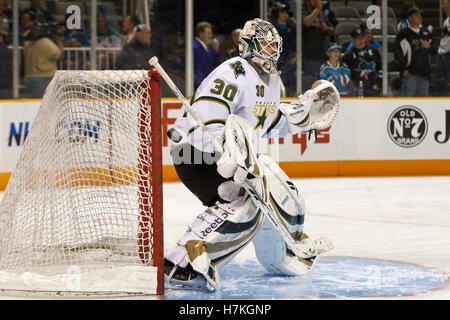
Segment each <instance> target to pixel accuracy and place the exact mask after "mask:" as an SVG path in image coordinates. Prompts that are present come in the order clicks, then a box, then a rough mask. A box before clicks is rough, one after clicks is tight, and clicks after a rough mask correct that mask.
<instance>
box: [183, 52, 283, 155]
mask: <svg viewBox="0 0 450 320" xmlns="http://www.w3.org/2000/svg"><path fill="white" fill-rule="evenodd" d="M279 104H280V80H279V76H278V75H276V74H270V81H269V85H267V84H266V83H265V82H264V81H263V80H262V79H261V77H260V76H259V75H258V73H257V71H256V70H255V69H254V68H253V66H252V65H251V64H250V63H249V62H248V61H247V60H245V59H243V58H241V57H235V58H232V59H229V60H227V61H225V62H223V63H222V64H221V65H220V66H218V67H217V68H216V69H215V70H214V71H212V72H211V73H210V74H209V75H208V77H206V78H205V79H204V80H203V82H202V83H201V84H200V86H199V87H198V89H197V91H196V93H195V96H194V98H193V99H192V100H191V105H192V107H193V108H194V109H195V111H196V112H197V114H198V115H199V117H200V119H201V120H202V121H203V123H204V124H205V125H206V126H207V129H208V131H209V132H210V133H211V134H212V135H214V136H217V135H221V134H222V130H223V127H224V126H225V122H226V120H227V118H228V116H229V115H230V114H237V115H239V116H240V117H242V118H244V119H246V120H247V121H248V122H249V123H250V124H251V125H252V127H253V129H254V137H255V138H256V137H258V138H259V137H267V138H269V137H283V136H286V135H287V134H289V127H288V125H287V121H286V118H285V117H284V115H283V114H282V113H281V111H280V110H279ZM175 129H176V130H177V131H178V132H179V133H180V134H181V135H182V140H181V141H180V142H179V143H190V144H191V145H193V146H194V147H195V148H197V149H199V150H201V151H204V152H210V153H212V152H213V151H214V146H213V144H212V142H211V141H210V139H209V138H208V137H207V136H206V135H204V134H203V132H202V130H201V129H200V128H199V126H198V124H197V122H196V121H195V120H194V119H193V118H192V116H191V115H190V114H185V115H184V116H183V117H180V118H178V119H177V120H176V122H175Z"/></svg>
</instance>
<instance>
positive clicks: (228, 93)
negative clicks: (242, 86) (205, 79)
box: [210, 79, 237, 102]
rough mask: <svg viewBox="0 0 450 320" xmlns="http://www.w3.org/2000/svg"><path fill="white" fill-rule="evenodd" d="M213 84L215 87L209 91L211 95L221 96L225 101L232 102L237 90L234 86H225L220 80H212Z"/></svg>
mask: <svg viewBox="0 0 450 320" xmlns="http://www.w3.org/2000/svg"><path fill="white" fill-rule="evenodd" d="M214 83H215V84H216V86H215V87H214V88H212V89H211V90H210V92H211V93H213V94H217V95H219V96H220V95H222V96H223V97H224V98H225V99H226V100H228V101H230V102H231V101H233V100H234V97H235V96H236V92H237V89H236V87H235V86H233V85H231V84H229V85H227V86H225V82H223V80H220V79H216V80H214Z"/></svg>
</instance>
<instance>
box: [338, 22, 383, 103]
mask: <svg viewBox="0 0 450 320" xmlns="http://www.w3.org/2000/svg"><path fill="white" fill-rule="evenodd" d="M351 39H352V41H353V43H354V46H353V48H352V49H350V50H349V51H347V52H346V53H345V54H344V56H343V58H342V64H343V65H344V67H347V68H349V69H350V71H351V79H352V80H353V83H354V84H355V86H358V87H360V88H362V89H364V96H367V97H374V96H379V95H380V89H381V56H380V54H379V53H378V50H376V49H375V48H374V47H372V46H371V45H370V44H367V43H366V39H365V35H364V30H363V29H362V28H361V27H358V28H356V29H355V30H353V31H352V33H351Z"/></svg>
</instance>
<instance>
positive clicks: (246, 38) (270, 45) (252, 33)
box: [239, 18, 283, 73]
mask: <svg viewBox="0 0 450 320" xmlns="http://www.w3.org/2000/svg"><path fill="white" fill-rule="evenodd" d="M282 42H283V41H282V39H281V37H280V35H279V34H278V31H277V30H276V29H275V27H274V26H273V25H272V24H271V23H270V22H267V21H264V20H261V19H259V18H256V19H253V20H249V21H247V22H246V23H245V25H244V28H243V29H242V31H241V36H240V38H239V54H240V55H241V57H242V58H247V57H250V59H251V60H252V61H253V62H255V63H256V64H258V65H259V66H261V68H262V69H263V70H264V71H265V72H268V73H276V72H277V61H278V58H279V57H280V52H281V51H282Z"/></svg>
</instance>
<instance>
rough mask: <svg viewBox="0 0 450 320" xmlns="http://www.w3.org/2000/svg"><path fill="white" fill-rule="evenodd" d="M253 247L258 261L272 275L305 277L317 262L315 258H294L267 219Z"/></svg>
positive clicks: (255, 238) (254, 240)
mask: <svg viewBox="0 0 450 320" xmlns="http://www.w3.org/2000/svg"><path fill="white" fill-rule="evenodd" d="M308 240H309V239H304V240H301V241H308ZM253 245H254V247H255V253H256V257H257V259H258V261H259V262H260V263H261V264H262V265H263V266H264V268H265V269H266V270H267V271H269V272H270V273H274V274H281V275H286V276H303V275H306V274H308V273H309V271H310V270H311V268H312V265H313V263H314V261H315V258H310V259H301V258H298V257H296V256H294V255H293V254H292V253H291V252H290V251H289V250H288V249H287V247H286V243H285V242H284V240H283V238H282V237H281V236H280V234H279V233H278V231H276V230H275V228H274V227H273V226H272V223H271V222H270V221H269V220H268V219H267V218H266V219H264V222H263V224H262V226H261V228H260V229H259V231H258V233H257V234H256V236H255V237H254V238H253Z"/></svg>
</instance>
